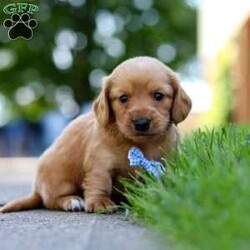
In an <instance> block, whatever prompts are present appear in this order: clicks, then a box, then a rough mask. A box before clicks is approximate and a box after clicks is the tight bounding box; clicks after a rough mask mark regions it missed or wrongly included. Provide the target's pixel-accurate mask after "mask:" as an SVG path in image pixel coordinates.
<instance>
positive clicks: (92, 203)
mask: <svg viewBox="0 0 250 250" xmlns="http://www.w3.org/2000/svg"><path fill="white" fill-rule="evenodd" d="M116 210H117V207H116V205H115V203H114V202H113V201H112V200H110V199H109V198H108V197H100V198H93V199H91V198H90V199H87V200H86V201H85V211H86V212H87V213H113V212H115V211H116Z"/></svg>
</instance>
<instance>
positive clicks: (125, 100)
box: [119, 95, 128, 103]
mask: <svg viewBox="0 0 250 250" xmlns="http://www.w3.org/2000/svg"><path fill="white" fill-rule="evenodd" d="M119 101H120V103H126V102H128V96H127V95H122V96H120V97H119Z"/></svg>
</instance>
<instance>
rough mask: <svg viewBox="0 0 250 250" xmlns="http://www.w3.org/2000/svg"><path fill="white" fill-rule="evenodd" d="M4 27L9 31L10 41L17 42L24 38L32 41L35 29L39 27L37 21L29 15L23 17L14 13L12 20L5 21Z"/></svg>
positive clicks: (24, 14)
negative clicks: (16, 40) (18, 39)
mask: <svg viewBox="0 0 250 250" xmlns="http://www.w3.org/2000/svg"><path fill="white" fill-rule="evenodd" d="M3 25H4V27H5V28H7V29H9V31H8V36H9V39H11V40H15V39H17V38H19V37H22V38H23V39H25V40H30V39H31V38H32V37H33V29H35V28H36V27H37V21H36V20H35V19H31V18H30V16H29V14H27V13H23V14H22V15H19V14H17V13H14V14H13V15H12V16H11V17H10V19H6V20H5V21H4V23H3Z"/></svg>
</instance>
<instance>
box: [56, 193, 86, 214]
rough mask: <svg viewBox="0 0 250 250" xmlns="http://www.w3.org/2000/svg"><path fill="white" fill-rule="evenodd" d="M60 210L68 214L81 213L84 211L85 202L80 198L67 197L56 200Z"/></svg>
mask: <svg viewBox="0 0 250 250" xmlns="http://www.w3.org/2000/svg"><path fill="white" fill-rule="evenodd" d="M56 202H57V205H59V209H62V210H64V211H68V212H80V211H83V210H84V201H83V199H82V198H81V197H80V196H76V195H67V196H63V197H58V198H57V199H56Z"/></svg>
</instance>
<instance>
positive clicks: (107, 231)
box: [0, 159, 169, 250]
mask: <svg viewBox="0 0 250 250" xmlns="http://www.w3.org/2000/svg"><path fill="white" fill-rule="evenodd" d="M35 165H36V159H0V206H1V205H3V204H5V203H6V202H7V201H9V200H11V199H13V198H17V197H21V196H23V195H27V194H29V192H30V189H31V184H32V180H33V178H34V173H35V170H36V167H35ZM0 249H1V250H12V249H13V250H16V249H17V250H29V249H31V250H42V249H46V250H52V249H53V250H57V249H58V250H64V249H65V250H66V249H70V250H78V249H79V250H85V249H86V250H99V249H100V250H113V249H118V250H163V249H164V250H165V249H169V247H166V246H163V245H161V244H160V243H159V238H158V237H157V235H155V234H154V233H152V232H150V231H149V230H147V229H145V228H143V227H141V226H139V225H137V224H135V223H133V222H132V221H131V219H129V218H128V217H126V216H125V215H124V213H123V212H117V213H115V214H110V215H99V214H86V213H84V212H75V213H74V212H57V211H49V210H45V209H43V210H31V211H23V212H17V213H9V214H0Z"/></svg>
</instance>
